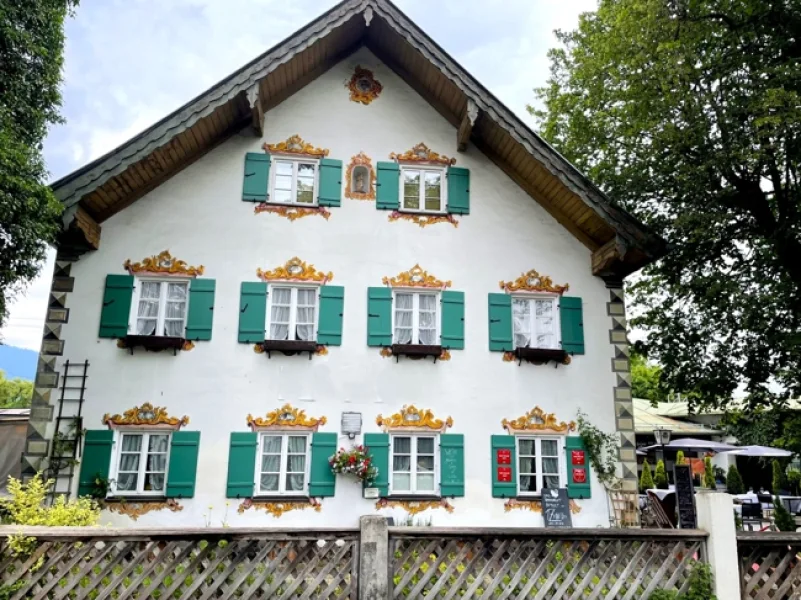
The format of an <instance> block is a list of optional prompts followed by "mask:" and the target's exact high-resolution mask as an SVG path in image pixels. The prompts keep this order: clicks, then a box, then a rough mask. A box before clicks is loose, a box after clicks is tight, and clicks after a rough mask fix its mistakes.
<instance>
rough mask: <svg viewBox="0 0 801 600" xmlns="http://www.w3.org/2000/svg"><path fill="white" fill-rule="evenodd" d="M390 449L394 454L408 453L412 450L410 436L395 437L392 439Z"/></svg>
mask: <svg viewBox="0 0 801 600" xmlns="http://www.w3.org/2000/svg"><path fill="white" fill-rule="evenodd" d="M392 449H393V450H394V451H395V454H410V453H411V451H412V438H408V437H396V438H394V439H393V445H392Z"/></svg>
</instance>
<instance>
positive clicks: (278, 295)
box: [270, 288, 292, 340]
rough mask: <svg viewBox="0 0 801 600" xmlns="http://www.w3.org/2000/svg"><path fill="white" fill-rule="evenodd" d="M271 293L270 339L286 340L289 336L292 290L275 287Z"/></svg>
mask: <svg viewBox="0 0 801 600" xmlns="http://www.w3.org/2000/svg"><path fill="white" fill-rule="evenodd" d="M272 293H273V298H272V307H271V309H270V339H271V340H286V339H288V338H289V311H290V309H291V307H292V290H291V289H290V288H275V289H273V291H272Z"/></svg>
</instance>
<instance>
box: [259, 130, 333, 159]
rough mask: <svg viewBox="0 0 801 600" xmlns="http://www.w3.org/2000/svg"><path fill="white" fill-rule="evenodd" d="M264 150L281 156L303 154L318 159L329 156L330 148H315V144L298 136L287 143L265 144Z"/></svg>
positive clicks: (288, 139)
mask: <svg viewBox="0 0 801 600" xmlns="http://www.w3.org/2000/svg"><path fill="white" fill-rule="evenodd" d="M262 148H264V150H266V151H267V152H278V153H281V154H303V155H305V156H314V157H316V158H324V157H326V156H328V148H315V147H314V145H313V144H310V143H308V142H306V141H305V140H304V139H303V138H302V137H300V136H299V135H298V134H295V135H292V136H290V137H288V138H287V139H286V140H285V141H283V142H278V143H277V144H267V143H265V144H264V145H263V146H262Z"/></svg>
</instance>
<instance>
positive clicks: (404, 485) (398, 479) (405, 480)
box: [392, 473, 412, 492]
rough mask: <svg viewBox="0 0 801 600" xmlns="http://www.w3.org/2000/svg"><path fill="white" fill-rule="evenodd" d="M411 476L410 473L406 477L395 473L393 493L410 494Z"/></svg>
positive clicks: (393, 476)
mask: <svg viewBox="0 0 801 600" xmlns="http://www.w3.org/2000/svg"><path fill="white" fill-rule="evenodd" d="M410 483H411V475H409V474H408V473H407V474H405V475H401V474H398V473H395V474H394V475H392V491H393V492H404V491H406V492H408V491H409V490H411V489H412V488H411V485H410Z"/></svg>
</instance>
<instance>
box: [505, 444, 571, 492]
mask: <svg viewBox="0 0 801 600" xmlns="http://www.w3.org/2000/svg"><path fill="white" fill-rule="evenodd" d="M521 440H533V441H534V448H535V451H536V453H537V454H536V457H535V459H534V464H535V468H536V469H537V473H536V475H535V477H536V478H537V491H535V492H530V491H526V490H521V489H520V478H521V477H522V476H523V473H522V472H521V469H520V462H521V460H520V459H521V458H522V453H521V452H520V442H521ZM543 441H554V442H556V458H557V460H558V461H559V487H560V488H563V487H566V486H567V466H566V459H565V444H566V438H565V436H559V435H516V436H515V456H516V460H517V464H516V465H515V471H516V473H517V480H516V481H515V487H516V489H517V495H518V496H540V495H541V490H542V487H543V484H544V483H545V480H544V474H543V472H542V458H543V457H542V442H543ZM548 458H551V457H550V456H549V457H548ZM549 475H550V473H549ZM528 476H530V475H528Z"/></svg>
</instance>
